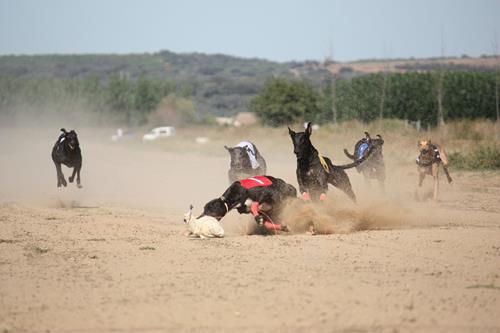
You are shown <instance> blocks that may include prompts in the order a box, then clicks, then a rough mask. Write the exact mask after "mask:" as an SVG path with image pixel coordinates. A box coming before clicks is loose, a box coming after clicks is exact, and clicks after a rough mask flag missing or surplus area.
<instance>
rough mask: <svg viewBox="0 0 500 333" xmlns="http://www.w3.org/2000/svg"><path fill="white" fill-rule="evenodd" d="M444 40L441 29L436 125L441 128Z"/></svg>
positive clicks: (442, 116) (442, 123)
mask: <svg viewBox="0 0 500 333" xmlns="http://www.w3.org/2000/svg"><path fill="white" fill-rule="evenodd" d="M443 61H444V40H443V29H441V59H440V64H439V78H438V86H437V103H438V110H437V125H438V127H441V126H443V125H444V115H443V81H444V68H443Z"/></svg>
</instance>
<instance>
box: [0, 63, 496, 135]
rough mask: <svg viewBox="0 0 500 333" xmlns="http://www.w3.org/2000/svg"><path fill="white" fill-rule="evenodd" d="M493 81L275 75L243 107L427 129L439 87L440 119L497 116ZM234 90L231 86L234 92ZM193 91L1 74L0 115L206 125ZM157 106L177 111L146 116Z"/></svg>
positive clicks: (118, 78)
mask: <svg viewBox="0 0 500 333" xmlns="http://www.w3.org/2000/svg"><path fill="white" fill-rule="evenodd" d="M496 80H497V81H496ZM496 82H498V72H497V73H495V72H444V73H436V72H426V73H415V72H412V73H401V74H394V73H391V74H389V73H380V74H372V75H366V76H358V77H354V78H352V79H341V80H339V79H335V77H333V76H330V77H329V78H327V79H326V80H323V81H321V82H317V81H309V80H304V79H294V78H290V77H280V76H278V77H272V78H269V79H267V81H265V83H264V84H263V85H262V87H260V88H259V89H255V92H254V93H253V94H251V95H249V96H251V98H249V99H248V100H249V101H248V102H247V104H246V107H245V109H249V110H250V111H253V112H255V113H256V114H257V115H258V116H259V117H260V119H261V121H262V122H263V124H265V125H270V126H281V125H286V124H290V123H294V122H300V121H304V120H310V121H313V122H316V123H329V122H334V121H346V120H352V119H357V120H360V121H363V122H370V121H373V120H376V119H378V118H380V117H383V118H398V119H406V120H410V121H420V122H421V123H422V125H424V126H427V125H430V126H433V125H436V124H437V109H438V98H437V96H438V90H439V89H441V95H442V110H443V117H444V120H445V121H448V120H453V119H464V118H465V119H474V118H486V119H496V117H497V115H496V103H497V101H496V98H495V91H496V89H498V87H497V86H498V85H497V84H496ZM214 84H215V83H214ZM221 87H222V86H221ZM221 87H219V89H222V88H221ZM216 88H217V87H216ZM237 88H238V87H237V86H233V89H234V93H235V94H237V93H238V90H237ZM193 89H196V85H190V84H179V83H178V82H176V81H173V80H168V79H165V78H155V77H147V76H146V75H141V76H139V77H138V78H137V79H135V80H133V79H130V78H129V77H128V76H127V75H125V74H113V75H111V76H109V77H108V78H107V79H102V78H99V77H97V76H88V77H83V78H53V77H14V76H0V117H1V119H3V120H5V119H8V117H9V116H12V115H14V114H15V113H16V112H25V113H27V114H28V115H30V116H33V117H35V118H36V116H37V115H40V114H43V113H44V112H49V111H50V112H52V113H53V114H64V113H67V112H71V111H72V110H73V111H74V112H75V113H76V112H80V111H82V110H85V112H88V113H92V114H94V115H100V116H101V119H104V118H106V119H112V120H113V121H114V122H116V121H118V122H122V123H127V124H130V125H134V124H135V125H140V124H144V123H146V122H148V121H149V120H151V119H163V120H166V121H168V119H170V118H172V119H176V120H179V119H180V120H181V122H185V123H210V117H211V115H210V114H209V113H206V112H205V113H203V114H202V113H201V112H200V111H199V105H200V103H202V102H200V101H199V100H198V99H197V98H195V97H194V96H193V94H194V93H193ZM242 94H245V95H248V94H249V92H248V91H245V92H242ZM181 106H182V107H181ZM159 109H160V112H163V113H165V114H171V113H172V112H174V113H175V112H177V113H179V112H180V113H181V115H178V114H177V115H174V116H172V117H170V118H169V117H163V116H162V115H156V116H157V117H152V115H154V113H157V112H159ZM161 110H163V111H161Z"/></svg>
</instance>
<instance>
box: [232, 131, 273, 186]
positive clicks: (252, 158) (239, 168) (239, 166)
mask: <svg viewBox="0 0 500 333" xmlns="http://www.w3.org/2000/svg"><path fill="white" fill-rule="evenodd" d="M224 148H226V150H227V151H228V152H229V154H230V155H231V165H230V168H229V171H228V177H229V184H232V183H233V182H235V181H237V180H240V179H245V178H248V177H251V176H258V175H265V174H266V171H267V166H266V160H264V157H262V155H261V154H260V152H259V150H258V149H257V147H256V146H255V145H254V144H253V143H252V142H249V141H242V142H240V143H238V144H237V145H236V147H227V146H224Z"/></svg>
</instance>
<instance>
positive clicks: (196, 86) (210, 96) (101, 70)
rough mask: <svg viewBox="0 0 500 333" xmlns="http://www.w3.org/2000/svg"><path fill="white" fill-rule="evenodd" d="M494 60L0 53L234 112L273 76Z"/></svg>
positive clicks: (6, 59)
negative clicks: (147, 85)
mask: <svg viewBox="0 0 500 333" xmlns="http://www.w3.org/2000/svg"><path fill="white" fill-rule="evenodd" d="M498 62H499V61H498V59H495V58H491V57H490V58H488V57H483V58H469V57H463V58H446V59H421V60H419V59H398V60H385V61H381V60H366V61H356V62H349V63H337V62H318V61H303V62H286V63H278V62H273V61H267V60H262V59H245V58H239V57H233V56H227V55H222V54H214V55H207V54H201V53H187V54H183V53H182V54H179V53H173V52H170V51H160V52H158V53H153V54H129V55H116V54H106V55H95V54H86V55H36V56H24V55H21V56H0V76H10V77H16V78H30V77H51V78H60V79H68V78H84V77H89V76H93V77H97V78H99V79H100V80H102V81H107V80H108V78H109V77H110V75H112V74H116V73H120V74H122V75H124V76H126V77H128V78H129V79H130V80H132V81H135V80H137V79H138V78H139V77H140V76H141V75H144V76H146V77H148V78H154V79H161V80H170V81H172V82H173V83H175V84H176V85H177V86H178V87H182V88H183V89H184V90H186V91H188V93H189V94H190V95H191V96H192V98H193V99H194V100H195V101H196V103H197V107H198V109H199V110H200V111H201V112H208V113H212V114H218V115H230V114H234V113H237V112H239V111H245V110H246V103H247V102H248V100H249V99H250V98H251V97H252V96H254V95H255V94H256V93H257V92H258V91H259V90H260V89H261V87H262V86H263V84H264V82H265V81H266V79H268V78H269V77H272V76H280V77H288V78H290V79H306V80H309V81H311V82H312V83H313V84H314V85H320V84H322V83H323V82H324V81H325V80H326V79H327V78H328V77H329V76H330V75H331V74H332V73H335V74H337V75H338V77H339V78H340V79H347V78H351V77H355V76H359V75H366V74H371V73H377V72H381V71H388V72H408V71H430V70H435V69H437V68H446V69H447V70H450V71H454V70H460V71H462V70H466V71H491V70H494V69H495V66H498V65H499V64H498Z"/></svg>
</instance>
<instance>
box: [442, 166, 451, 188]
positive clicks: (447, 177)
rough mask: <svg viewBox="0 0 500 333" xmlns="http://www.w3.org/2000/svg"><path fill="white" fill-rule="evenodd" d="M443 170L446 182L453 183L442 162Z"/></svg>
mask: <svg viewBox="0 0 500 333" xmlns="http://www.w3.org/2000/svg"><path fill="white" fill-rule="evenodd" d="M443 170H444V173H445V175H446V179H447V180H448V184H451V183H453V179H451V176H450V173H449V172H448V167H447V166H446V165H444V164H443Z"/></svg>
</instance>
